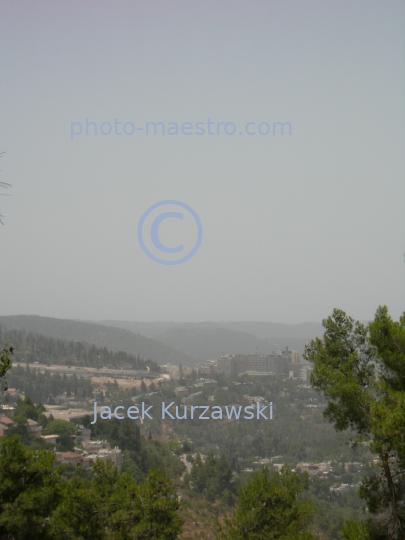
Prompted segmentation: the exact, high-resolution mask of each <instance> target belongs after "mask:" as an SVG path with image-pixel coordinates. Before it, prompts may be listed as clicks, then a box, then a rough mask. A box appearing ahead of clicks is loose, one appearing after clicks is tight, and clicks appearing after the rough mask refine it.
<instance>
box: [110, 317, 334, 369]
mask: <svg viewBox="0 0 405 540" xmlns="http://www.w3.org/2000/svg"><path fill="white" fill-rule="evenodd" d="M101 324H108V325H109V326H117V327H120V328H125V329H126V330H130V331H132V332H138V333H141V334H143V335H145V336H148V337H153V339H155V340H156V341H159V342H161V343H164V344H165V345H167V346H169V347H172V348H175V349H177V350H179V351H181V352H183V353H184V354H187V355H188V356H191V357H193V359H194V360H195V361H197V362H198V361H201V360H207V359H215V358H218V357H219V356H220V355H221V354H222V353H242V354H243V353H244V354H253V353H255V352H260V353H262V354H265V353H270V352H272V351H276V350H279V349H283V348H284V347H286V346H288V347H289V348H290V349H296V350H299V351H301V352H303V350H304V347H305V344H306V343H307V342H308V341H310V340H311V339H313V338H315V337H317V336H320V337H321V336H322V335H323V328H322V325H321V324H320V323H303V324H279V323H267V322H224V323H222V322H221V323H215V322H203V323H181V322H156V323H142V322H131V321H101Z"/></svg>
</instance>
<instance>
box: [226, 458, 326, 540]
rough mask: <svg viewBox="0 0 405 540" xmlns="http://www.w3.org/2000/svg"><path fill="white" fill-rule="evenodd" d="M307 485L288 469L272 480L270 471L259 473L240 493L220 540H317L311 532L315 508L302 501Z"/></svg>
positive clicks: (264, 469)
mask: <svg viewBox="0 0 405 540" xmlns="http://www.w3.org/2000/svg"><path fill="white" fill-rule="evenodd" d="M306 482H307V479H303V478H301V477H300V476H299V475H297V474H296V473H293V472H292V471H291V470H290V469H289V468H288V466H286V465H284V466H283V468H282V469H281V471H280V472H276V473H275V474H274V475H273V476H272V477H269V470H268V468H267V467H263V469H262V470H261V471H260V472H255V473H254V475H253V478H252V479H251V480H250V482H249V483H248V484H247V485H246V486H245V487H244V488H241V489H240V491H239V501H238V506H237V508H236V510H235V512H234V513H233V515H232V517H231V518H230V519H229V520H227V521H226V522H225V528H226V530H222V531H221V532H220V533H219V535H218V536H217V540H276V539H279V540H312V539H315V536H313V534H312V532H311V530H310V521H311V518H312V516H313V514H314V512H315V511H314V507H313V505H312V503H311V501H308V502H300V501H299V498H298V496H299V494H300V493H301V491H302V490H303V489H304V488H305V487H306Z"/></svg>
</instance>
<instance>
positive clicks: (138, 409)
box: [91, 401, 273, 424]
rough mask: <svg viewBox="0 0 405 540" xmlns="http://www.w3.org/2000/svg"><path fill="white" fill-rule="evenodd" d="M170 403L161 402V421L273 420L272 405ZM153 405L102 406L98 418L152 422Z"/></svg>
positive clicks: (95, 406) (95, 420)
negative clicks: (147, 420)
mask: <svg viewBox="0 0 405 540" xmlns="http://www.w3.org/2000/svg"><path fill="white" fill-rule="evenodd" d="M173 405H175V402H174V401H172V402H171V403H169V404H168V405H166V403H165V402H164V401H163V402H162V409H161V411H160V412H161V419H162V420H166V419H168V418H170V419H171V420H188V419H190V420H222V419H228V420H232V419H235V420H239V419H242V418H243V419H244V420H253V419H256V420H272V419H273V403H271V402H270V403H269V404H268V405H262V404H261V403H259V402H257V403H256V405H247V406H246V407H242V406H241V405H229V406H228V405H225V407H219V406H218V405H214V406H213V407H209V406H206V405H184V406H182V407H179V406H178V405H176V406H175V407H173ZM152 409H153V405H149V406H147V405H145V403H144V402H142V403H140V404H139V405H131V407H128V408H127V410H126V411H125V407H123V406H122V405H119V406H118V407H115V409H114V408H111V407H108V406H107V405H104V406H102V407H101V409H100V418H101V419H102V420H111V418H112V417H114V418H117V419H118V420H124V418H125V417H127V418H129V419H130V420H139V419H142V420H144V419H145V418H149V419H150V420H153V416H152ZM96 422H97V401H95V402H94V420H93V422H91V423H92V424H95V423H96Z"/></svg>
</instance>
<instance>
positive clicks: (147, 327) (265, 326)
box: [97, 320, 323, 340]
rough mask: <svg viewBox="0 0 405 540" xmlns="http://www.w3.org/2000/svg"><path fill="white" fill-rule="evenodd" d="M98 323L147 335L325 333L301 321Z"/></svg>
mask: <svg viewBox="0 0 405 540" xmlns="http://www.w3.org/2000/svg"><path fill="white" fill-rule="evenodd" d="M97 323H98V324H104V325H106V326H115V327H117V328H124V329H125V330H130V331H131V332H135V333H138V334H142V335H143V336H147V337H152V338H154V337H156V336H159V335H160V334H164V333H165V332H167V331H168V330H173V329H184V328H189V329H214V328H227V329H229V330H234V331H236V332H245V333H248V334H253V335H254V336H256V337H258V338H262V339H265V338H288V339H290V338H293V339H304V340H308V339H313V338H315V337H321V336H322V335H323V327H322V324H321V323H317V322H313V323H301V324H283V323H270V322H250V321H241V322H210V321H208V322H200V323H187V322H136V321H114V320H108V321H97Z"/></svg>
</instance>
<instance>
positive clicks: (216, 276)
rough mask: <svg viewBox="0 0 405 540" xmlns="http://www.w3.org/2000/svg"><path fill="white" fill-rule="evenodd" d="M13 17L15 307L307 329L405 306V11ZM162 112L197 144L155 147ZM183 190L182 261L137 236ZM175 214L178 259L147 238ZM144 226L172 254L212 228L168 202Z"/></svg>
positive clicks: (310, 8) (304, 4)
mask: <svg viewBox="0 0 405 540" xmlns="http://www.w3.org/2000/svg"><path fill="white" fill-rule="evenodd" d="M0 9H1V16H0V39H1V42H0V46H1V66H0V68H1V76H0V84H1V86H0V92H1V117H0V151H6V153H5V154H4V155H3V158H2V159H1V161H0V168H1V173H0V181H3V182H9V183H11V184H12V189H11V190H9V191H8V193H10V194H11V197H0V213H1V214H3V216H4V218H3V221H4V226H0V257H1V264H0V279H1V286H0V314H1V315H7V314H39V315H46V316H53V317H63V318H65V317H66V318H83V319H93V320H97V319H128V320H139V321H141V320H143V321H159V320H178V321H203V320H213V321H223V320H265V321H273V322H291V323H292V322H304V321H317V320H321V319H322V318H324V317H326V316H328V315H329V314H330V313H331V311H332V309H333V308H334V307H339V308H341V309H344V310H345V311H347V312H348V313H350V314H351V315H352V316H354V317H356V318H360V319H369V318H371V317H372V316H373V313H374V312H375V309H376V308H377V306H378V305H380V304H387V305H388V307H389V308H390V311H391V312H392V314H393V315H394V316H395V317H397V316H398V315H399V314H400V313H401V312H402V311H403V310H404V309H405V307H404V300H405V287H404V276H405V262H404V252H405V187H404V173H405V160H404V148H405V129H404V118H405V116H404V91H405V85H404V69H403V65H404V45H405V40H404V35H405V8H404V3H403V2H402V1H399V0H398V1H396V0H385V1H384V2H381V0H378V1H374V0H330V1H327V2H325V1H324V0H322V1H321V0H318V1H311V0H309V1H288V0H283V1H282V0H278V1H274V0H262V1H259V0H257V1H254V0H253V1H247V0H244V1H240V0H233V1H224V0H215V1H211V0H199V1H192V0H187V1H186V0H183V1H172V0H162V1H155V0H148V1H146V2H145V1H137V0H134V1H117V0H114V1H100V0H98V1H88V0H85V1H80V2H79V1H77V0H76V1H69V2H54V1H49V0H48V1H38V0H36V1H35V2H31V1H27V0H23V1H20V2H15V0H1V1H0ZM86 118H87V119H88V121H91V122H95V123H96V125H97V126H96V127H97V135H94V134H93V133H94V126H92V125H90V127H89V128H88V135H86V129H85V123H86ZM208 120H210V121H211V122H214V124H213V125H212V126H213V127H210V128H208V127H207V122H208ZM114 121H116V125H115V126H114V124H113V123H114ZM72 122H76V124H74V125H73V132H74V133H79V132H80V124H81V126H82V133H81V135H76V136H73V137H72V135H71V129H72V128H71V123H72ZM105 122H107V123H110V124H111V126H112V133H111V134H110V135H103V134H101V133H100V129H103V130H104V131H105V132H108V130H109V127H108V126H109V125H108V124H104V125H103V128H100V126H101V124H102V123H105ZM118 122H122V124H118ZM125 122H127V125H126V131H127V132H128V133H130V132H131V130H132V124H133V126H134V128H135V133H134V134H133V135H131V134H128V135H126V134H125V133H122V130H123V124H124V123H125ZM131 122H132V124H131ZM147 122H163V123H164V127H165V129H166V130H167V129H168V127H170V124H169V123H170V122H173V123H177V124H178V126H180V127H179V134H178V135H173V134H172V135H170V134H168V133H167V132H166V133H165V135H161V134H160V131H159V130H160V129H161V127H159V128H158V132H159V133H158V134H157V135H153V130H152V132H150V133H149V135H146V133H145V129H146V128H145V126H146V123H147ZM185 122H190V123H191V124H192V126H193V127H192V129H190V126H189V124H185V126H184V132H185V133H190V132H191V131H192V134H190V135H187V134H183V133H181V126H182V124H184V123H185ZM197 122H203V123H204V130H205V133H204V134H201V135H198V134H197V133H196V127H195V124H196V123H197ZM217 122H224V123H227V126H226V129H227V130H228V132H229V133H230V132H232V131H233V130H234V127H233V126H235V134H234V135H227V134H226V133H224V132H223V129H224V127H225V124H221V125H219V126H218V125H217ZM248 122H254V124H249V126H248V128H247V130H248V131H250V132H252V131H253V132H254V133H255V134H254V135H249V134H247V133H246V130H245V126H246V124H247V123H248ZM273 122H289V123H290V125H291V135H290V134H289V128H288V125H285V126H284V127H285V130H284V135H281V134H280V126H278V127H277V126H276V134H275V135H273ZM260 123H262V124H261V126H260V130H261V131H262V132H264V133H265V132H266V131H267V130H268V129H269V130H270V133H269V134H268V135H266V134H264V135H261V134H260V133H258V130H259V124H260ZM171 126H172V129H173V130H174V127H173V126H175V124H171ZM200 126H201V125H200ZM142 128H143V130H142ZM208 129H210V131H211V132H214V134H213V135H210V134H208V133H207V131H208ZM217 129H219V134H218V135H217ZM277 130H278V131H277ZM115 131H117V133H120V132H121V133H122V135H118V134H116V133H115ZM239 133H242V135H240V134H239ZM165 200H176V201H180V202H182V203H184V204H186V205H188V206H189V207H191V208H192V209H193V210H194V212H196V214H197V215H198V217H199V219H200V220H201V226H202V242H201V245H200V247H199V249H198V250H197V252H196V253H195V254H194V255H193V256H192V257H191V258H189V260H187V261H186V262H184V263H182V264H177V265H167V264H159V263H158V262H156V261H154V260H152V259H151V258H149V257H148V256H147V255H146V254H145V253H144V251H143V250H142V249H141V247H140V244H139V241H138V234H137V229H138V223H139V221H140V219H141V216H142V215H143V214H144V212H145V211H146V210H147V209H148V208H149V207H151V206H152V205H154V204H155V203H158V202H160V201H165ZM153 212H155V213H153ZM162 212H175V213H177V215H173V214H170V215H166V216H161V218H162V221H161V222H160V225H159V223H158V222H155V233H156V234H155V240H156V235H157V237H158V239H159V241H160V242H161V244H162V245H163V246H166V247H169V248H170V247H171V248H176V247H177V248H178V250H177V251H176V252H174V253H166V252H165V251H161V252H160V254H159V251H158V250H157V248H156V247H155V246H153V244H152V243H151V239H150V238H151V229H153V227H152V222H153V220H154V219H155V217H156V216H158V215H159V214H161V213H162ZM179 213H180V214H183V219H181V218H180V216H179V215H178V214H179ZM163 217H166V219H163ZM143 233H145V245H146V247H147V249H149V251H151V252H152V253H153V254H154V255H155V257H156V256H157V257H158V258H160V257H163V258H164V260H169V261H172V260H175V259H176V257H177V258H178V257H179V256H180V255H178V253H184V254H185V255H187V253H189V252H190V250H191V249H192V247H193V245H194V244H195V242H196V239H197V225H196V222H195V220H194V218H193V217H192V215H191V214H189V213H188V211H187V210H186V209H184V207H175V206H173V205H166V206H161V207H158V208H157V209H155V210H153V211H152V213H151V214H150V215H149V216H148V218H147V219H146V220H145V223H144V229H143ZM148 234H149V236H148ZM155 245H156V241H155ZM181 246H183V248H181ZM180 249H182V250H183V251H182V252H180V251H179V250H180Z"/></svg>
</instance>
